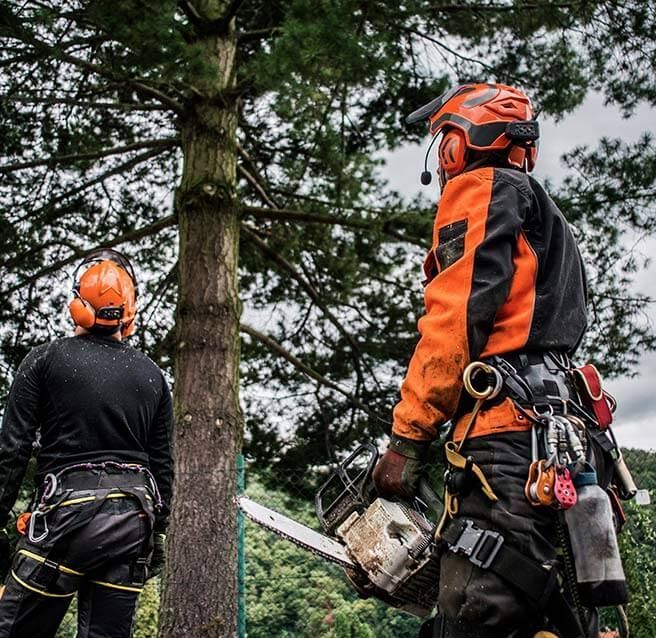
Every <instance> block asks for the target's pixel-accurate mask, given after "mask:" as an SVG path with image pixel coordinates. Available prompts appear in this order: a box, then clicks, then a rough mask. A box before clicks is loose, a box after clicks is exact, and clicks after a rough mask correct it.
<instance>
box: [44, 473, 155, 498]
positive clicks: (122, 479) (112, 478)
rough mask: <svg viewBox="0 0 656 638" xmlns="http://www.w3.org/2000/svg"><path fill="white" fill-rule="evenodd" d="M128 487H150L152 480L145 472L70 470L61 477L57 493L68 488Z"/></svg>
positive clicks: (77, 489)
mask: <svg viewBox="0 0 656 638" xmlns="http://www.w3.org/2000/svg"><path fill="white" fill-rule="evenodd" d="M113 487H116V488H127V487H150V481H149V479H148V477H147V476H146V475H145V474H144V473H143V472H138V471H134V472H132V471H128V472H110V473H107V472H94V471H75V472H68V473H67V474H65V475H64V476H62V477H60V479H59V481H58V485H57V490H56V492H55V495H57V494H62V493H64V492H65V491H67V490H76V491H79V490H93V489H109V488H113Z"/></svg>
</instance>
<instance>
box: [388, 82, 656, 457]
mask: <svg viewBox="0 0 656 638" xmlns="http://www.w3.org/2000/svg"><path fill="white" fill-rule="evenodd" d="M540 126H541V138H540V156H539V158H538V163H537V167H536V170H535V175H536V176H537V177H538V179H544V178H546V177H549V178H550V179H552V180H558V179H560V178H562V177H563V175H564V174H565V169H564V168H563V166H562V165H561V163H560V159H559V158H560V156H561V155H562V154H563V153H565V152H567V151H568V150H570V149H571V148H573V147H574V146H578V145H580V144H587V145H590V146H595V145H596V143H597V141H598V140H599V138H600V137H601V136H603V135H607V136H609V137H618V136H621V137H623V138H624V139H625V140H626V141H635V140H636V139H637V138H638V137H639V135H640V134H641V133H643V132H644V131H650V132H652V133H655V134H656V109H650V108H648V107H646V106H643V107H640V108H638V110H637V111H636V113H635V115H634V116H633V117H632V118H631V119H628V120H625V119H622V117H621V115H620V113H619V111H618V110H617V109H615V108H612V107H605V106H604V103H603V98H602V97H601V96H599V95H591V96H590V97H589V98H588V99H587V100H586V102H585V103H584V104H583V105H582V106H581V107H580V108H579V109H577V110H576V111H574V112H573V113H572V114H570V115H569V116H568V117H566V118H564V119H563V120H561V121H559V122H554V121H553V120H550V119H546V118H541V121H540ZM427 139H428V138H427ZM425 150H426V144H423V145H419V146H417V145H411V146H407V147H404V148H401V149H399V150H397V151H396V152H394V153H393V154H391V155H390V156H389V157H388V163H387V167H386V170H385V174H386V176H387V178H388V179H389V182H390V186H391V187H392V188H394V189H396V190H398V191H399V192H401V193H404V194H406V195H408V196H412V195H414V194H415V193H416V192H417V191H419V190H423V192H424V193H425V194H427V195H429V196H434V197H435V198H436V199H437V197H438V190H437V186H436V184H435V182H436V181H437V180H435V179H434V180H433V184H432V185H431V186H429V187H422V186H421V184H420V183H419V175H420V173H421V171H422V163H423V159H424V153H425ZM434 166H435V153H434V152H432V153H431V159H430V161H429V167H434ZM638 248H639V250H640V251H641V252H642V253H643V254H646V255H650V256H656V239H652V240H647V241H644V242H642V243H641V244H640V245H639V247H638ZM636 290H638V291H640V292H643V293H646V294H650V295H651V296H652V297H656V264H653V265H652V266H651V267H650V268H649V269H648V270H646V271H644V272H641V273H639V274H638V276H637V278H636ZM648 315H649V317H650V318H651V320H652V321H656V307H654V306H652V307H650V308H649V309H648ZM637 372H638V376H637V377H634V378H620V379H615V380H612V381H609V382H608V383H607V384H606V388H607V390H608V391H609V392H611V393H612V394H614V395H615V397H616V398H617V400H618V408H617V412H616V415H615V433H616V435H617V438H618V440H619V442H620V444H621V445H624V446H627V447H639V448H644V449H656V354H645V356H643V357H642V359H641V361H640V365H639V367H638V370H637Z"/></svg>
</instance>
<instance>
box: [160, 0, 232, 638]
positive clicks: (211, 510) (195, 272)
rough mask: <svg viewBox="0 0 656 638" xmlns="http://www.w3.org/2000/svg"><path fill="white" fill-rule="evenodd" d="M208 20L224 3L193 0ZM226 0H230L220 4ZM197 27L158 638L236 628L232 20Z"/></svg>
mask: <svg viewBox="0 0 656 638" xmlns="http://www.w3.org/2000/svg"><path fill="white" fill-rule="evenodd" d="M194 4H195V5H196V11H197V12H198V14H200V15H201V16H202V17H204V18H206V19H207V20H208V21H212V20H213V21H216V20H217V18H220V17H221V15H222V14H223V12H224V10H225V7H224V6H223V4H222V3H220V2H218V1H212V0H198V1H197V2H195V3H194ZM226 4H227V3H226ZM208 31H214V32H213V33H207V34H206V35H203V36H201V39H200V40H199V42H198V45H200V46H201V47H202V51H203V57H204V63H205V64H206V65H211V67H210V68H211V73H210V74H208V73H207V68H206V69H205V70H204V71H203V72H202V74H201V73H200V72H199V76H198V77H197V78H191V83H192V84H193V86H194V87H195V89H196V92H197V95H198V97H195V98H194V100H193V101H192V102H191V103H190V104H189V105H188V109H187V115H186V116H185V118H184V120H183V122H182V126H181V128H182V132H181V134H182V148H183V154H184V167H183V175H182V182H181V184H180V187H179V189H178V192H177V196H176V209H177V214H178V223H179V231H180V260H179V289H178V308H177V316H176V323H177V325H176V330H177V332H176V335H177V341H176V346H177V348H176V360H175V388H174V400H175V410H176V426H175V427H176V433H175V446H176V448H175V457H176V476H175V496H174V500H173V509H172V515H171V526H170V529H169V535H168V542H167V569H166V572H165V576H164V590H163V594H162V601H161V607H160V631H159V636H160V638H184V637H190V638H191V637H193V638H215V637H219V636H220V637H229V638H232V637H233V636H234V635H235V631H236V615H237V582H236V577H237V524H236V512H235V505H234V501H233V498H234V494H235V485H236V471H235V466H236V457H237V454H238V453H239V449H240V446H241V438H242V417H241V413H240V409H239V389H238V383H239V315H240V311H241V307H240V302H239V295H238V288H237V262H238V242H239V214H238V206H237V203H236V200H235V174H236V159H235V148H236V127H237V106H236V98H235V95H234V75H235V68H234V66H235V47H236V42H235V36H234V20H232V21H230V24H229V26H227V27H224V28H223V29H221V28H216V29H212V30H208Z"/></svg>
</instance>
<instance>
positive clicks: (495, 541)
mask: <svg viewBox="0 0 656 638" xmlns="http://www.w3.org/2000/svg"><path fill="white" fill-rule="evenodd" d="M504 540H505V539H504V538H503V536H502V535H501V534H499V532H495V531H493V530H491V529H480V528H478V527H476V526H475V525H474V523H473V522H472V521H470V520H467V521H465V528H464V529H463V530H462V532H461V533H460V536H459V537H458V540H457V541H456V542H455V543H454V544H453V545H451V546H450V547H449V549H450V550H451V551H452V552H455V553H460V554H464V555H465V556H467V558H468V559H469V562H470V563H473V564H474V565H476V566H477V567H480V568H481V569H487V568H488V567H489V566H490V565H491V564H492V561H493V560H494V559H495V558H496V555H497V554H498V553H499V550H500V549H501V546H502V545H503V543H504Z"/></svg>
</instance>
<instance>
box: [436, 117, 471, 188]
mask: <svg viewBox="0 0 656 638" xmlns="http://www.w3.org/2000/svg"><path fill="white" fill-rule="evenodd" d="M437 154H438V157H439V160H440V168H441V169H442V170H443V171H444V172H445V173H446V174H447V176H448V177H455V176H456V175H458V174H460V173H462V171H464V170H465V166H466V154H467V142H466V140H465V136H464V134H463V133H462V131H460V130H458V129H451V130H450V131H447V132H445V133H444V137H443V138H442V141H441V142H440V148H439V150H438V152H437Z"/></svg>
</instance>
